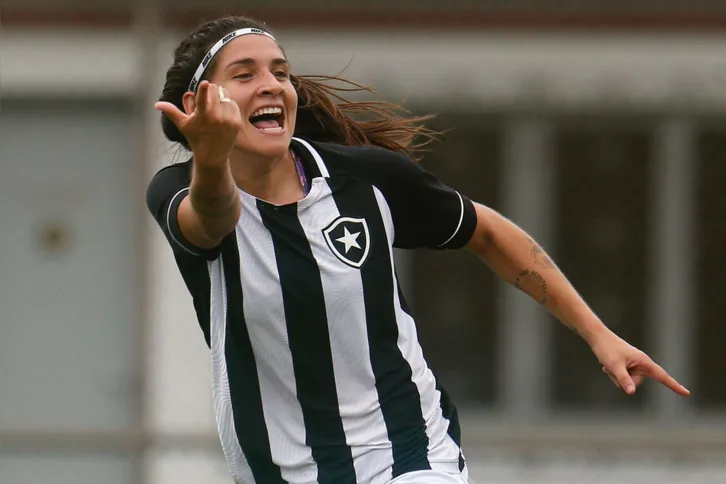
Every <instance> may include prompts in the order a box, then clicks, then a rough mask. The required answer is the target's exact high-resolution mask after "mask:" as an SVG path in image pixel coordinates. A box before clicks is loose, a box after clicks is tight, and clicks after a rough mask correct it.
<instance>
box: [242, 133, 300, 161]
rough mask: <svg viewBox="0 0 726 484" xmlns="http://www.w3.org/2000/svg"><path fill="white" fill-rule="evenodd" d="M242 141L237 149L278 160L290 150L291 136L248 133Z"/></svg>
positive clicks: (285, 134) (286, 134) (287, 134)
mask: <svg viewBox="0 0 726 484" xmlns="http://www.w3.org/2000/svg"><path fill="white" fill-rule="evenodd" d="M250 134H251V136H245V139H244V141H242V140H240V142H239V143H237V149H238V150H239V151H241V152H243V153H250V154H254V155H257V156H261V157H264V158H279V157H281V156H284V155H285V154H286V153H287V151H288V150H289V149H290V142H291V139H292V136H291V135H290V134H289V133H286V132H284V133H275V134H267V133H250Z"/></svg>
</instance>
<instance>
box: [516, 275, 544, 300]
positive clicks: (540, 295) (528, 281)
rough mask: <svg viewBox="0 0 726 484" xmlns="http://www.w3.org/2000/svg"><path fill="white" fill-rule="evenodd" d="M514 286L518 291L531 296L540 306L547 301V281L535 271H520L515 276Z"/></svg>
mask: <svg viewBox="0 0 726 484" xmlns="http://www.w3.org/2000/svg"><path fill="white" fill-rule="evenodd" d="M514 286H515V287H516V288H517V289H519V290H520V291H522V292H524V293H525V294H528V295H529V296H531V297H532V298H533V299H534V300H535V301H537V302H538V303H540V304H543V305H544V304H546V303H547V299H548V297H549V296H548V293H547V281H545V280H544V277H542V275H541V274H540V273H539V272H537V271H527V270H524V271H521V272H520V273H519V274H517V279H516V280H515V281H514Z"/></svg>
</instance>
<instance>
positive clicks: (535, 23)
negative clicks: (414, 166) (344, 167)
mask: <svg viewBox="0 0 726 484" xmlns="http://www.w3.org/2000/svg"><path fill="white" fill-rule="evenodd" d="M129 3H130V2H124V1H121V0H98V1H93V2H92V1H91V0H70V1H65V2H63V5H56V4H54V3H51V2H50V0H45V1H43V0H24V1H19V0H5V2H4V3H3V4H2V7H1V8H2V10H0V166H1V167H2V172H0V173H1V175H0V217H1V218H0V220H1V221H2V230H0V254H2V255H0V274H2V276H3V277H2V282H1V283H0V483H2V484H35V483H37V482H52V483H54V484H65V483H74V484H77V483H85V482H94V483H95V484H167V483H168V484H172V483H173V484H185V483H190V484H191V483H194V484H196V483H199V482H204V483H206V484H216V483H225V482H229V480H228V477H227V471H226V469H225V467H224V464H223V462H222V457H221V452H220V450H219V447H218V444H217V440H216V434H215V430H214V428H215V425H214V417H213V415H212V409H211V401H210V390H209V388H210V383H209V370H208V361H207V355H206V347H205V345H204V341H203V338H202V335H201V332H200V331H199V330H198V328H197V324H196V321H195V319H194V314H193V311H192V307H191V302H190V300H189V298H188V296H187V293H186V290H185V288H184V286H183V283H182V280H181V278H180V277H179V276H178V274H177V272H176V269H175V266H174V262H173V260H172V258H171V253H170V251H169V250H168V248H167V245H166V242H165V241H164V240H163V239H162V236H161V234H160V232H159V231H158V230H157V228H156V227H155V226H154V222H153V221H152V220H151V218H150V217H149V216H148V214H147V212H146V208H145V206H144V191H145V189H146V184H147V182H148V180H149V179H150V177H151V176H152V175H153V173H154V172H155V171H156V170H158V169H159V168H160V167H162V166H164V165H166V164H168V163H170V162H172V161H174V160H178V159H180V158H181V157H183V156H185V155H184V153H181V152H179V151H178V150H177V149H176V148H174V147H171V146H169V145H168V144H167V143H165V141H164V139H163V138H162V136H161V133H160V130H159V129H158V124H159V123H158V119H159V117H158V114H157V113H156V112H155V111H154V110H153V102H154V101H155V100H156V98H157V97H158V95H159V93H160V89H161V86H162V84H163V79H164V74H165V70H166V68H167V67H168V66H169V64H170V61H171V51H172V50H173V48H174V47H175V45H176V43H177V42H178V41H179V40H180V38H182V36H183V35H184V32H185V31H186V30H187V29H189V28H190V27H191V26H193V25H195V24H196V23H198V22H199V21H201V20H203V19H209V18H213V17H215V16H217V15H219V14H223V13H227V12H235V13H248V14H251V15H253V16H256V17H259V18H261V19H263V20H266V21H268V22H269V23H270V24H271V26H272V27H273V28H274V29H275V30H276V32H277V34H278V37H279V39H280V41H281V43H282V44H283V45H284V46H285V48H286V51H287V53H288V56H289V57H290V59H291V61H292V64H293V67H294V69H295V70H296V71H297V72H299V73H300V72H302V73H308V74H336V73H340V72H342V71H344V75H345V77H349V78H351V79H354V80H356V81H360V82H362V83H365V84H370V85H373V86H375V87H377V89H378V91H379V92H380V94H381V96H382V97H385V98H386V99H388V100H391V101H394V102H398V101H402V102H404V103H405V105H406V106H407V107H409V108H410V109H412V110H413V111H414V112H417V113H435V114H437V115H438V116H439V117H438V119H437V120H436V121H435V122H434V123H433V124H432V127H434V128H437V129H442V130H449V129H450V130H451V131H450V132H448V133H447V134H446V136H445V137H444V139H443V141H442V143H441V144H440V145H437V146H434V147H433V149H432V152H431V153H430V154H428V155H427V156H426V158H425V160H424V162H423V163H424V166H425V167H426V168H427V169H429V170H431V171H433V172H434V173H436V174H437V175H439V176H440V177H441V178H442V179H443V180H444V181H446V182H447V183H449V184H451V185H453V186H455V187H457V188H458V189H460V190H461V191H462V192H463V193H465V194H467V195H468V196H470V197H472V198H474V199H476V200H478V201H481V202H483V203H486V204H488V205H490V206H492V207H494V208H496V209H497V210H499V211H501V212H502V213H504V214H505V215H506V216H508V217H510V218H511V219H513V220H514V221H515V222H517V223H518V224H520V225H521V226H523V227H524V228H525V229H527V230H528V231H529V232H531V233H532V234H533V235H534V237H535V238H536V239H537V240H539V241H541V242H542V244H543V245H544V246H545V248H546V249H548V251H549V252H550V253H551V254H552V255H553V257H554V259H555V261H556V262H558V264H559V265H560V267H561V268H562V269H563V270H564V272H565V273H566V274H567V275H568V276H569V278H570V280H571V281H572V282H573V284H574V285H575V287H577V288H578V290H579V291H580V292H581V293H582V294H583V296H584V297H585V299H586V300H587V301H588V302H589V303H590V304H591V305H592V306H593V308H594V309H595V311H596V312H597V313H598V314H599V315H600V316H601V317H602V318H603V320H604V321H605V322H606V323H607V324H608V325H609V326H610V327H612V328H613V329H614V330H615V331H616V332H618V334H620V335H621V336H623V337H624V338H626V339H627V340H628V341H630V342H631V343H633V344H634V345H636V346H639V347H640V348H642V349H644V350H645V351H646V352H648V353H649V354H651V356H653V357H654V358H655V359H656V360H657V361H658V362H659V363H661V364H662V365H663V366H664V367H665V368H666V369H667V370H669V371H670V372H671V373H672V374H673V375H674V376H675V377H676V378H677V379H679V380H680V381H681V382H682V383H684V384H685V385H686V386H687V387H689V388H690V389H691V390H692V391H693V397H692V398H690V399H680V398H678V397H676V396H674V395H672V394H670V393H669V392H667V391H665V390H663V389H661V388H657V387H656V386H654V385H646V386H645V387H644V388H643V390H642V391H641V392H640V393H639V394H638V395H637V396H635V397H625V396H624V395H621V394H620V393H619V392H618V391H617V390H616V389H615V388H614V387H613V386H612V384H611V383H610V381H609V380H608V379H607V378H606V377H605V376H603V375H602V373H601V372H600V367H599V365H598V362H597V361H596V360H595V359H594V358H593V357H592V356H591V354H590V352H589V349H588V348H587V347H586V345H585V344H584V343H582V342H581V341H579V340H578V339H577V338H576V337H575V336H574V335H573V334H571V333H569V332H568V331H566V330H565V329H564V328H563V327H561V326H560V325H559V324H557V323H556V322H555V321H553V320H552V318H550V317H549V316H548V315H547V314H546V313H544V312H543V310H542V308H540V307H539V306H537V305H536V304H534V303H532V302H531V301H529V300H528V299H527V298H526V297H525V296H523V295H521V294H519V293H517V292H516V291H515V290H514V289H512V288H509V287H507V286H505V285H504V284H502V283H500V282H499V281H498V280H497V279H496V278H495V277H494V276H493V275H492V274H491V273H490V272H489V270H488V269H487V268H486V267H485V266H484V265H483V264H481V263H479V262H478V261H477V260H476V258H475V257H473V256H471V255H470V254H466V253H432V252H426V251H415V252H410V253H400V254H399V265H400V269H401V270H400V272H401V276H402V278H403V283H404V289H405V292H406V294H407V296H408V298H409V299H410V300H411V301H412V303H413V304H412V305H413V307H414V310H415V313H416V316H417V319H418V322H419V332H420V333H419V334H420V337H421V341H422V344H423V346H424V349H425V351H426V354H427V355H428V359H429V361H430V363H431V365H432V367H433V368H434V370H435V371H436V372H437V373H438V374H439V376H440V377H441V379H442V380H443V383H444V385H445V386H446V387H447V388H448V389H449V391H450V393H452V396H453V397H454V399H455V401H456V402H457V404H458V405H459V407H460V408H461V412H462V414H463V417H464V425H465V427H464V442H465V445H466V448H465V450H466V452H467V456H468V458H469V462H470V466H471V468H472V477H473V478H474V481H475V482H478V483H487V482H497V483H506V484H525V483H526V484H529V483H552V484H555V483H557V484H568V483H575V482H577V483H588V484H590V483H591V484H605V483H607V484H610V483H613V484H615V483H617V484H624V483H630V482H638V483H640V484H651V483H652V484H655V483H658V484H668V483H676V482H677V483H682V482H689V483H699V484H710V483H714V484H715V483H723V482H726V465H724V464H720V463H718V462H717V458H719V457H723V456H724V455H726V377H725V375H726V357H725V356H724V353H723V348H724V341H726V322H725V321H724V314H725V313H726V297H724V296H723V294H724V293H726V282H724V281H726V278H724V276H723V273H724V269H725V268H726V250H725V249H726V162H724V157H726V4H723V2H721V1H718V2H717V1H708V0H700V1H697V0H691V2H689V3H688V5H687V7H686V4H685V3H684V2H682V1H676V0H673V1H665V0H661V1H657V2H656V1H646V0H643V1H640V2H637V5H633V3H634V2H626V1H624V0H618V1H615V0H610V1H608V2H605V1H600V0H589V1H584V0H580V1H578V2H562V1H541V0H540V1H535V0H519V1H511V0H510V1H504V0H487V1H477V2H474V1H471V0H449V1H447V2H446V9H443V8H442V7H441V6H440V4H441V2H434V1H431V0H428V1H414V0H396V1H392V0H387V1H382V0H365V1H364V0H350V1H346V2H337V3H335V4H334V5H332V6H331V4H330V3H329V2H323V1H322V0H316V1H314V0H308V1H306V2H304V6H303V4H302V3H300V2H292V1H279V0H268V1H265V2H262V1H257V0H250V1H247V2H244V3H245V6H246V8H247V9H248V10H240V9H239V8H238V7H237V5H238V4H239V3H238V2H231V1H229V0H216V1H215V2H204V3H203V4H202V3H201V2H199V1H198V0H176V1H173V2H172V1H171V0H157V1H156V2H150V3H143V2H136V4H134V5H129ZM131 3H133V2H131ZM199 5H204V7H203V8H199Z"/></svg>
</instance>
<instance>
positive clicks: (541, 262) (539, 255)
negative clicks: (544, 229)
mask: <svg viewBox="0 0 726 484" xmlns="http://www.w3.org/2000/svg"><path fill="white" fill-rule="evenodd" d="M527 240H529V242H530V243H531V244H532V250H530V252H529V253H530V255H531V256H532V260H533V261H534V263H535V264H537V265H538V266H540V267H544V268H545V269H551V268H552V267H554V266H555V264H554V262H552V259H550V257H549V256H548V255H547V253H546V252H545V251H544V250H543V249H542V247H540V246H539V244H538V243H537V242H535V241H534V240H533V239H532V238H531V237H527Z"/></svg>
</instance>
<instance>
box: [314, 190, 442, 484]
mask: <svg viewBox="0 0 726 484" xmlns="http://www.w3.org/2000/svg"><path fill="white" fill-rule="evenodd" d="M328 184H329V185H330V187H331V190H332V192H333V198H334V199H335V203H336V204H337V206H338V210H339V211H340V213H341V215H343V216H347V217H354V218H360V217H364V218H366V221H367V223H368V230H369V231H370V239H371V240H370V241H369V253H368V260H367V261H366V262H365V264H364V265H363V267H361V269H360V271H361V278H362V281H363V297H364V301H365V307H366V317H367V328H368V344H369V346H370V358H371V365H372V367H373V374H374V375H375V377H376V389H377V390H378V396H379V400H380V405H381V411H382V412H383V418H384V420H385V423H386V427H387V429H388V438H389V439H390V441H391V445H392V450H393V468H392V472H393V476H392V477H393V478H396V477H397V476H400V475H401V474H404V473H406V472H411V471H417V470H425V469H430V468H431V465H430V464H429V461H428V443H429V440H428V436H427V435H426V424H425V421H424V418H423V414H422V412H421V397H420V394H419V391H418V388H417V387H416V385H415V384H414V382H413V381H412V372H411V367H410V365H409V363H408V361H406V358H405V357H404V356H403V354H402V353H401V351H400V349H399V347H398V339H399V331H398V322H397V320H396V308H395V305H394V297H393V295H394V293H395V290H394V285H393V279H394V278H393V277H392V274H393V265H392V263H391V257H390V246H389V243H388V238H387V235H386V227H385V225H384V222H383V219H382V217H381V215H380V209H379V206H378V202H377V200H376V196H375V193H374V189H373V188H372V187H371V186H370V185H368V184H366V183H362V182H357V181H355V180H351V179H348V180H345V179H343V180H338V179H330V180H328ZM343 184H345V188H344V189H343Z"/></svg>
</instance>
